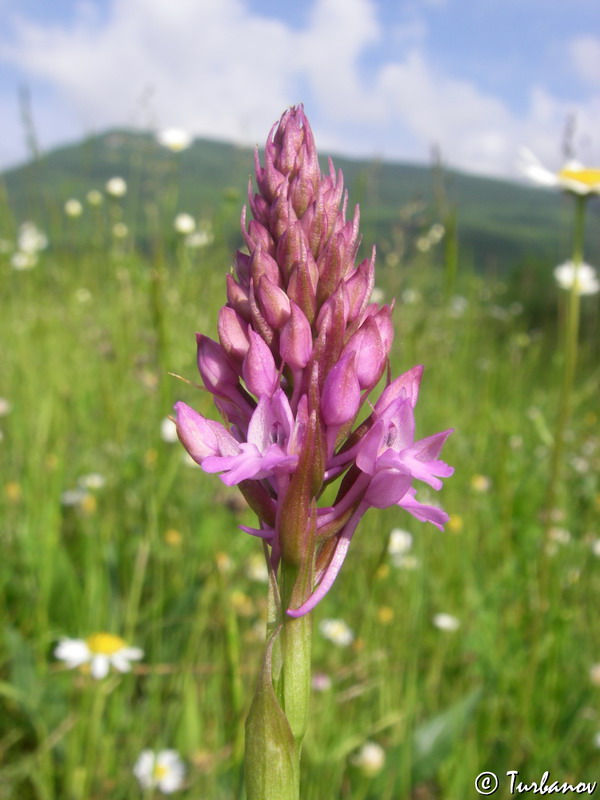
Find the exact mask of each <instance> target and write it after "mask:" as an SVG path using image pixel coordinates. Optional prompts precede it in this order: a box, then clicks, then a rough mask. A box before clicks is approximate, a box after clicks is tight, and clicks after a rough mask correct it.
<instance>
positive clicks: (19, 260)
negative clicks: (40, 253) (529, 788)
mask: <svg viewBox="0 0 600 800" xmlns="http://www.w3.org/2000/svg"><path fill="white" fill-rule="evenodd" d="M10 263H11V266H12V268H13V269H16V270H18V271H19V272H20V271H22V270H26V269H32V268H33V267H35V265H36V264H37V263H38V257H37V255H36V253H23V252H21V250H17V252H16V253H13V254H12V257H11V259H10Z"/></svg>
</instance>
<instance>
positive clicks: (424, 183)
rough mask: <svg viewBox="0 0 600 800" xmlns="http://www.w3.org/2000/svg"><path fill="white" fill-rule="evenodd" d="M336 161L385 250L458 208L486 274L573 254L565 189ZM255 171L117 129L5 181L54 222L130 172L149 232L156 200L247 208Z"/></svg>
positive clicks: (239, 157) (29, 210) (596, 247)
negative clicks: (70, 202)
mask: <svg viewBox="0 0 600 800" xmlns="http://www.w3.org/2000/svg"><path fill="white" fill-rule="evenodd" d="M332 158H333V162H334V164H335V167H336V168H337V169H342V171H343V173H344V178H345V182H346V186H347V187H348V189H349V194H350V207H352V206H353V204H354V203H356V202H359V203H360V206H361V230H362V232H363V237H364V239H365V241H368V242H375V243H378V245H379V246H380V247H381V246H382V245H383V248H384V250H385V249H386V248H388V249H392V248H393V247H394V246H395V244H397V243H398V240H399V238H402V237H404V238H406V233H407V232H408V234H409V235H411V236H413V238H416V237H417V236H418V232H419V229H420V228H425V227H427V225H429V224H431V223H433V222H444V216H445V215H446V214H447V213H451V212H453V210H455V211H456V214H457V230H458V239H459V258H460V259H463V260H465V259H466V260H468V261H469V262H470V263H472V264H473V265H474V266H475V268H477V269H479V270H482V271H489V270H493V271H498V272H500V273H503V272H505V271H507V270H510V269H512V268H513V267H518V266H519V265H521V264H523V263H527V262H528V261H531V260H533V261H536V262H542V261H547V262H548V263H549V265H551V266H553V265H555V264H557V263H559V262H560V261H563V260H566V259H567V258H568V256H569V253H570V247H571V245H570V237H571V217H572V207H571V202H570V198H566V197H564V196H563V195H561V194H560V193H556V192H552V191H548V190H542V189H539V188H536V187H528V186H523V185H520V184H517V183H511V182H509V181H502V180H495V179H491V178H484V177H478V176H474V175H468V174H464V173H460V172H456V171H453V170H444V172H443V173H442V172H440V171H439V170H437V169H435V168H433V167H425V166H418V165H414V164H405V163H388V162H383V161H381V162H380V161H364V160H355V159H350V158H347V157H341V156H335V155H334V154H332ZM323 169H324V170H326V169H327V165H326V160H324V161H323ZM252 171H253V153H252V150H251V149H249V148H240V147H236V146H235V145H232V144H228V143H225V142H220V141H214V140H210V139H196V140H195V141H194V142H193V143H192V145H191V146H190V147H189V148H188V149H187V150H185V151H183V152H181V153H178V154H173V153H170V152H169V151H167V150H166V149H165V148H164V147H162V146H160V145H159V144H158V143H157V142H156V140H155V138H154V137H153V135H152V134H150V133H139V132H133V131H128V130H111V131H107V132H105V133H102V134H99V135H94V136H90V137H88V138H86V139H85V140H83V141H82V142H79V143H76V144H71V145H67V146H64V147H60V148H56V149H55V150H52V151H50V152H49V153H47V154H45V155H44V156H43V157H41V158H40V159H38V160H37V161H35V162H30V163H28V164H25V165H22V166H19V167H16V168H13V169H9V170H6V171H5V172H4V173H2V178H3V180H4V184H5V187H6V193H7V197H8V204H9V207H10V209H11V211H12V214H13V216H14V219H15V221H16V222H20V221H23V220H24V219H34V220H35V221H38V222H40V223H41V224H47V222H48V221H50V220H52V218H55V217H56V215H57V214H58V213H61V212H62V206H63V204H64V202H65V201H66V200H67V199H68V198H70V197H77V198H79V199H80V200H82V201H84V199H85V195H86V194H87V192H88V191H89V190H90V189H103V187H104V185H105V183H106V181H107V180H108V179H109V178H111V177H113V176H115V175H120V176H121V177H123V178H124V179H125V180H126V181H127V183H128V186H129V191H128V195H127V198H126V201H124V204H125V208H126V212H127V213H130V214H134V215H135V216H136V218H137V230H138V232H139V235H140V236H141V237H142V238H143V237H145V236H147V235H149V226H150V223H149V220H148V216H147V213H146V212H147V208H148V205H149V204H151V203H155V204H157V205H161V204H162V205H163V207H164V208H168V209H170V210H171V211H172V212H173V214H174V213H175V212H176V211H187V212H189V213H191V214H193V215H195V216H208V217H211V216H213V215H214V214H215V213H217V212H218V211H219V209H221V208H222V207H223V205H224V204H227V203H228V202H229V204H230V205H233V204H234V203H233V201H235V207H236V209H239V207H240V206H241V205H242V203H243V202H245V198H246V190H247V185H248V178H249V176H250V175H251V173H252ZM163 201H164V203H163ZM598 205H599V204H598V203H596V202H595V203H594V204H593V206H592V208H591V209H590V210H591V215H592V216H593V217H594V218H595V219H594V222H592V221H591V220H590V224H588V227H587V247H586V255H587V258H588V260H592V262H593V260H594V259H595V260H596V263H597V262H598V256H599V255H600V242H599V240H598V236H597V230H598V227H597V222H598V218H599V216H600V213H599V207H598ZM411 209H412V213H411ZM173 214H171V216H170V217H168V218H167V215H165V214H164V213H163V217H162V222H161V224H164V225H165V226H169V229H170V225H171V223H172V216H173ZM0 235H1V233H0ZM237 235H238V233H237V231H236V232H235V233H233V232H232V233H231V236H237Z"/></svg>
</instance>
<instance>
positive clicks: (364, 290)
mask: <svg viewBox="0 0 600 800" xmlns="http://www.w3.org/2000/svg"><path fill="white" fill-rule="evenodd" d="M374 266H375V253H374V252H373V255H372V256H371V258H365V260H364V261H361V262H360V264H359V265H358V267H357V268H356V269H355V270H354V272H352V273H350V274H349V275H348V277H347V278H346V280H345V281H344V286H345V287H346V289H347V291H348V320H349V322H354V320H355V319H357V318H358V317H359V316H360V315H361V314H362V312H363V311H364V310H365V308H366V306H367V303H368V302H369V298H370V297H371V293H372V291H373V285H374V280H375V269H374Z"/></svg>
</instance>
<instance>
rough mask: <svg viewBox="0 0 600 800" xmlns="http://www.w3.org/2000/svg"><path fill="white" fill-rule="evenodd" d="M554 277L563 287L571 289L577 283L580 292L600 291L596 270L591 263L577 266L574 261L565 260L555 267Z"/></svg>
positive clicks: (594, 292) (595, 292)
mask: <svg viewBox="0 0 600 800" xmlns="http://www.w3.org/2000/svg"><path fill="white" fill-rule="evenodd" d="M554 277H555V278H556V282H557V283H558V285H559V286H560V288H561V289H567V290H569V291H570V290H571V289H572V288H573V284H574V283H575V284H576V290H577V293H578V294H597V293H598V292H599V291H600V282H599V281H598V276H597V274H596V270H595V269H594V267H591V266H590V265H589V264H584V263H582V264H579V265H578V266H577V267H575V264H574V263H573V261H565V263H564V264H560V265H559V266H558V267H556V268H555V269H554Z"/></svg>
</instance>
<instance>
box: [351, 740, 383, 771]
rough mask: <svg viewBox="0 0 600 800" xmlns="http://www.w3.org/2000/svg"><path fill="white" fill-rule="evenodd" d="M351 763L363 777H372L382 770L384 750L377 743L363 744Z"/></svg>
mask: <svg viewBox="0 0 600 800" xmlns="http://www.w3.org/2000/svg"><path fill="white" fill-rule="evenodd" d="M351 761H352V763H353V764H354V766H355V767H358V768H359V769H360V771H361V772H362V773H363V774H364V775H366V776H368V777H373V775H377V773H378V772H381V770H382V769H383V765H384V764H385V750H384V749H383V747H381V745H379V744H377V742H365V743H364V744H363V746H362V747H361V748H360V750H359V751H358V753H356V754H355V755H354V756H353V757H352V759H351Z"/></svg>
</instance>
